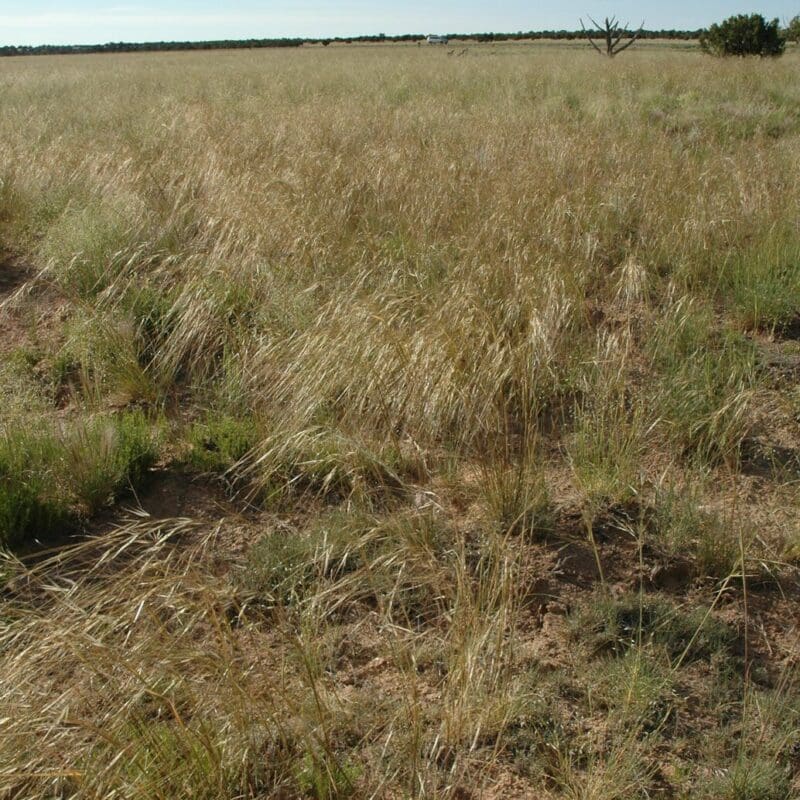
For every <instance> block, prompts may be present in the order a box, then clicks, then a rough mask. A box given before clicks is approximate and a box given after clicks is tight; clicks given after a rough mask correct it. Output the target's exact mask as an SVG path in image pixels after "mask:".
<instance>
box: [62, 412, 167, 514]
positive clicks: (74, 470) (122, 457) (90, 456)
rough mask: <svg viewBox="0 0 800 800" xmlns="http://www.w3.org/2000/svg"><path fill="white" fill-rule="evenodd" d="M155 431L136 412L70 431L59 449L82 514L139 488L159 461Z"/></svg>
mask: <svg viewBox="0 0 800 800" xmlns="http://www.w3.org/2000/svg"><path fill="white" fill-rule="evenodd" d="M159 438H160V431H159V429H158V426H154V425H153V424H152V423H151V421H150V420H149V419H148V418H147V416H146V415H145V414H144V413H143V412H142V411H129V412H125V413H123V414H121V415H119V416H116V417H109V418H98V419H95V420H91V421H89V422H87V423H85V424H83V425H79V426H76V427H75V428H74V429H73V431H72V432H71V433H70V434H69V435H67V436H66V438H65V440H64V443H63V448H64V460H65V467H66V469H67V481H68V485H69V487H70V489H71V491H72V493H73V494H74V497H75V499H76V501H77V502H78V503H79V505H80V506H81V508H82V509H83V510H84V511H85V512H86V513H88V514H90V515H91V514H94V513H96V512H97V511H98V510H99V509H100V508H102V507H103V506H106V505H108V504H110V503H112V502H113V501H114V500H115V499H116V498H117V497H119V495H120V494H121V493H123V492H124V491H125V490H126V489H134V488H136V487H138V486H140V485H141V484H142V482H143V480H144V478H145V476H146V473H147V470H148V469H149V468H150V467H151V466H153V464H154V463H155V462H156V460H157V459H158V455H159V450H160V446H159Z"/></svg>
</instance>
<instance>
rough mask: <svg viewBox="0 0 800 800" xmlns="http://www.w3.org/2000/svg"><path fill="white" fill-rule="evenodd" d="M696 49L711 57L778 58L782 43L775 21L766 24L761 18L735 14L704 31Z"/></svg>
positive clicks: (778, 26) (781, 51)
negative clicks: (701, 49)
mask: <svg viewBox="0 0 800 800" xmlns="http://www.w3.org/2000/svg"><path fill="white" fill-rule="evenodd" d="M700 47H702V48H703V51H704V52H706V53H711V54H712V55H715V56H780V55H783V51H784V49H785V47H786V40H785V39H784V38H783V36H782V35H781V32H780V25H779V23H778V20H777V19H773V20H772V21H771V22H767V21H766V20H765V19H764V17H762V16H761V14H750V15H747V14H737V15H735V16H733V17H728V19H726V20H725V21H724V22H721V23H719V24H714V25H712V26H711V27H710V28H709V29H708V30H707V31H704V32H703V34H702V35H701V36H700Z"/></svg>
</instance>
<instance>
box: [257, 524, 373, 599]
mask: <svg viewBox="0 0 800 800" xmlns="http://www.w3.org/2000/svg"><path fill="white" fill-rule="evenodd" d="M374 524H375V521H374V519H373V518H371V517H370V516H369V515H364V514H361V513H358V512H351V511H342V510H338V509H337V510H333V511H331V512H328V513H325V514H322V515H321V516H319V517H317V518H316V519H314V520H313V521H312V522H311V523H310V524H309V526H308V527H307V528H306V530H304V531H302V532H299V531H291V530H280V529H278V530H274V531H270V532H269V533H267V534H265V535H264V536H262V537H261V539H259V541H258V542H257V543H256V544H255V545H254V546H253V547H252V548H251V550H250V552H249V554H248V559H247V566H246V568H245V570H244V571H243V573H242V575H241V581H242V584H243V587H244V588H245V589H246V590H248V591H250V592H252V593H254V594H255V595H256V596H257V597H259V598H260V599H261V600H263V601H265V602H267V603H268V604H270V605H272V604H280V605H290V604H294V603H297V602H299V601H301V600H303V599H304V598H305V597H306V595H307V593H308V592H309V591H310V590H311V588H312V587H313V586H314V584H315V583H316V582H317V581H318V580H322V579H323V578H329V579H335V578H336V577H339V576H341V575H343V574H345V573H347V572H351V571H353V570H354V569H357V568H358V567H360V566H362V565H363V558H362V553H361V552H360V551H359V544H360V538H361V537H362V536H363V535H364V533H365V531H367V530H369V529H370V527H371V526H373V525H374Z"/></svg>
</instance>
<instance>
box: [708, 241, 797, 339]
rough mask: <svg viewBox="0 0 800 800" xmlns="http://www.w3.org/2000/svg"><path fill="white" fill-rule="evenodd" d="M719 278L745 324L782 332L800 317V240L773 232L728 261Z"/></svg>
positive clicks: (754, 327) (724, 293)
mask: <svg viewBox="0 0 800 800" xmlns="http://www.w3.org/2000/svg"><path fill="white" fill-rule="evenodd" d="M719 281H720V289H721V292H722V294H723V296H724V297H725V298H726V299H728V300H729V302H730V304H731V305H732V306H733V308H734V310H735V313H736V315H737V316H738V318H739V320H740V321H741V323H742V325H744V326H745V327H746V328H749V329H767V330H770V331H774V330H777V331H778V332H780V331H781V330H782V329H783V328H785V327H787V326H789V325H791V324H793V323H795V322H796V321H797V320H798V317H799V316H800V310H799V309H800V243H798V242H797V241H796V240H795V238H794V237H793V236H781V235H780V234H779V233H778V234H770V236H769V238H768V239H767V241H759V242H758V243H757V245H755V246H753V247H750V248H748V249H747V250H746V251H745V252H743V253H741V254H737V255H736V256H734V257H733V258H731V259H730V260H729V261H728V262H726V263H724V265H723V266H722V268H721V273H720V277H719Z"/></svg>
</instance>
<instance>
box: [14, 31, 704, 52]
mask: <svg viewBox="0 0 800 800" xmlns="http://www.w3.org/2000/svg"><path fill="white" fill-rule="evenodd" d="M702 33H703V31H702V30H696V31H679V30H662V31H642V32H641V34H640V36H639V38H640V39H683V40H690V39H698V38H699V37H700V35H701V34H702ZM583 35H584V34H583V32H582V31H579V30H575V31H568V30H559V31H518V32H517V33H451V34H447V36H448V38H449V39H450V40H451V41H466V40H470V41H478V42H506V41H518V40H521V39H537V40H538V39H557V40H566V41H572V40H574V39H581V38H583ZM424 39H425V35H423V34H416V33H406V34H403V35H401V36H387V35H385V34H382V33H381V34H377V35H375V36H350V37H336V38H331V39H303V38H296V39H219V40H215V41H207V42H107V43H105V44H75V45H53V44H42V45H7V46H4V47H0V56H41V55H61V54H70V53H136V52H154V51H161V50H236V49H248V48H264V47H300V46H302V45H304V44H321V45H325V46H327V45H329V44H334V43H339V44H352V43H354V42H358V43H367V44H369V43H377V42H418V41H423V40H424Z"/></svg>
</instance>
